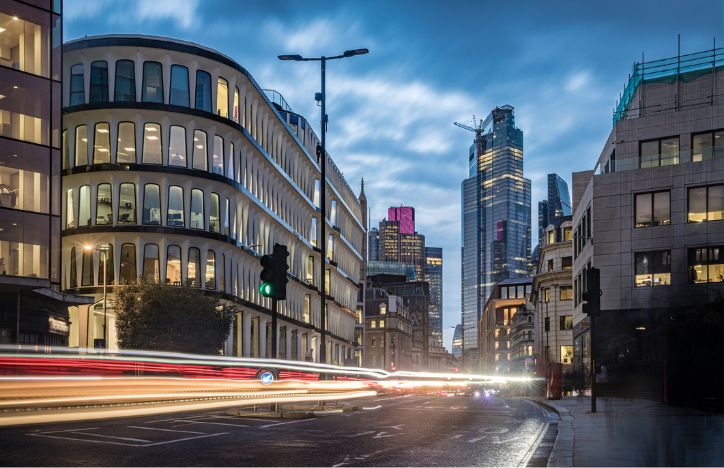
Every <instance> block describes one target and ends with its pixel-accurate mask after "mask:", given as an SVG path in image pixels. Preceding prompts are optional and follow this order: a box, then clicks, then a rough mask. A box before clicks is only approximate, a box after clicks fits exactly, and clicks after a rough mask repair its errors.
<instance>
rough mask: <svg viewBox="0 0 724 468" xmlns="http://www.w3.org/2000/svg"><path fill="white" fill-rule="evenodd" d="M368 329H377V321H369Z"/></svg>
mask: <svg viewBox="0 0 724 468" xmlns="http://www.w3.org/2000/svg"><path fill="white" fill-rule="evenodd" d="M370 328H377V320H370Z"/></svg>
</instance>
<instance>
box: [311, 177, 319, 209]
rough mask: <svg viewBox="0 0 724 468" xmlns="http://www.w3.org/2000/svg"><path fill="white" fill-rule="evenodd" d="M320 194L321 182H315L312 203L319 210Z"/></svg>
mask: <svg viewBox="0 0 724 468" xmlns="http://www.w3.org/2000/svg"><path fill="white" fill-rule="evenodd" d="M319 194H320V185H319V180H315V181H314V195H313V196H312V202H313V203H314V206H315V207H317V208H319V206H320V205H319Z"/></svg>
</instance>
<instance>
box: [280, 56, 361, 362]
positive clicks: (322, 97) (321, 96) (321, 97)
mask: <svg viewBox="0 0 724 468" xmlns="http://www.w3.org/2000/svg"><path fill="white" fill-rule="evenodd" d="M367 53H369V50H368V49H352V50H346V51H345V52H344V53H342V54H341V55H334V56H332V57H325V56H321V57H302V56H301V55H279V56H278V58H279V60H285V61H288V60H291V61H295V62H319V63H320V65H321V70H322V92H320V93H318V94H316V95H315V100H317V101H321V106H322V117H321V119H320V123H321V125H320V126H321V132H322V135H321V145H320V146H318V147H317V158H319V159H320V172H321V174H320V178H321V180H320V183H319V186H320V193H319V200H320V203H319V204H320V206H319V209H320V212H321V214H322V219H321V222H320V223H319V243H320V247H321V248H320V254H321V255H320V256H321V261H320V262H319V282H320V285H321V288H320V295H321V301H320V313H319V315H320V323H319V325H320V326H319V328H320V333H319V334H320V340H321V346H320V350H319V361H320V362H324V363H326V362H327V338H326V335H327V332H326V328H327V325H326V317H325V305H326V303H327V285H326V283H325V280H324V277H325V268H326V265H327V252H326V250H327V239H326V238H325V228H326V222H327V221H326V220H327V214H326V200H325V199H326V196H327V178H326V177H327V150H326V147H325V136H326V133H327V122H328V120H329V119H328V118H327V113H326V90H325V71H326V68H327V60H335V59H341V58H345V57H354V56H355V55H364V54H367Z"/></svg>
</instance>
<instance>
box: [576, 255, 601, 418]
mask: <svg viewBox="0 0 724 468" xmlns="http://www.w3.org/2000/svg"><path fill="white" fill-rule="evenodd" d="M601 294H602V293H601V271H600V270H599V269H598V268H589V269H587V270H586V290H585V291H584V292H583V294H582V295H581V299H582V300H583V301H584V304H583V306H582V311H583V313H584V314H586V315H588V318H589V320H590V326H589V333H590V335H591V368H590V375H591V413H595V412H596V396H597V395H596V344H595V343H596V335H595V329H596V327H595V325H594V322H595V318H596V317H597V316H598V314H600V312H601Z"/></svg>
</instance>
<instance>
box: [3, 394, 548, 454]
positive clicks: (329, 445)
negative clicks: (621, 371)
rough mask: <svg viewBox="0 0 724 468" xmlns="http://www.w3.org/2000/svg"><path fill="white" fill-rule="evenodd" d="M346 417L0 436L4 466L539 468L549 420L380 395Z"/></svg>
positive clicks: (213, 420) (219, 416)
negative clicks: (502, 467)
mask: <svg viewBox="0 0 724 468" xmlns="http://www.w3.org/2000/svg"><path fill="white" fill-rule="evenodd" d="M355 404H357V405H359V410H358V411H354V412H346V413H339V414H334V415H326V416H322V417H317V418H313V419H287V420H279V419H252V418H241V417H238V416H231V415H229V411H228V410H218V411H204V412H192V413H189V412H187V413H174V414H166V415H151V416H143V417H133V418H116V419H109V420H100V421H84V422H69V423H62V424H61V423H54V424H43V425H33V426H17V427H8V428H2V429H0V446H2V457H0V464H2V465H12V466H37V465H42V466H67V465H74V466H76V465H82V466H155V465H158V466H169V465H170V466H190V465H210V466H231V465H233V466H239V465H241V466H269V465H273V466H380V465H384V466H436V465H442V466H472V465H475V466H480V465H486V466H490V465H506V466H512V465H517V466H521V465H533V466H545V463H546V460H547V457H548V455H549V453H550V450H551V446H552V443H553V440H554V439H555V434H556V423H557V417H556V416H555V415H553V414H550V413H548V412H547V411H546V410H545V409H543V408H541V407H539V406H538V405H537V404H534V403H532V402H530V401H528V400H524V399H517V398H494V399H493V400H490V401H486V400H483V399H479V398H478V399H474V398H471V397H463V396H454V397H444V396H423V395H380V396H378V397H372V398H365V399H361V400H359V401H357V402H355Z"/></svg>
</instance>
